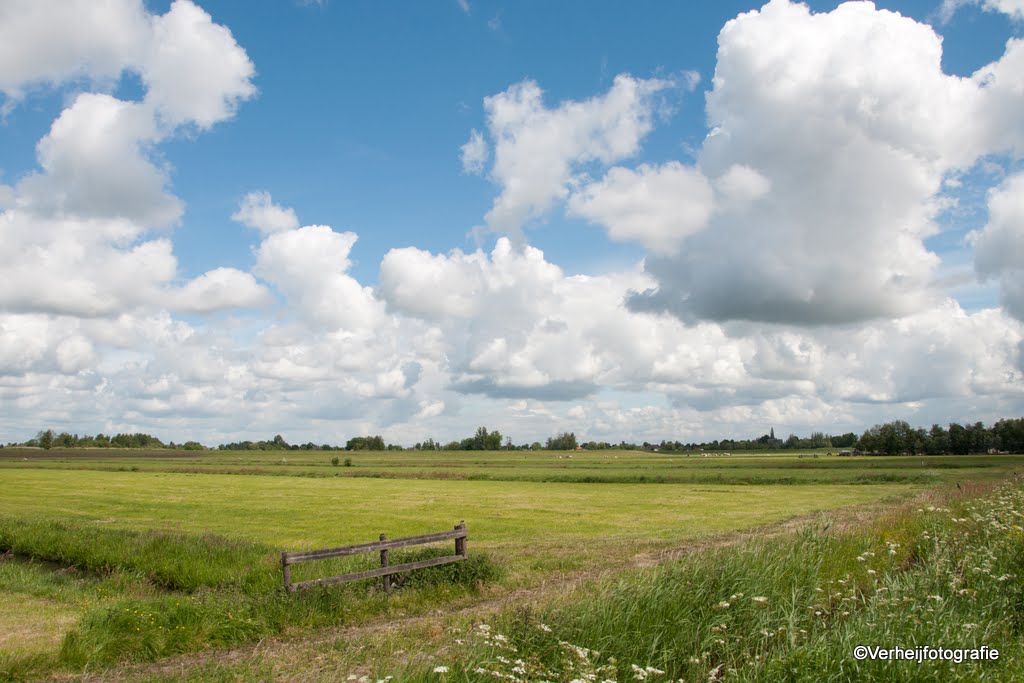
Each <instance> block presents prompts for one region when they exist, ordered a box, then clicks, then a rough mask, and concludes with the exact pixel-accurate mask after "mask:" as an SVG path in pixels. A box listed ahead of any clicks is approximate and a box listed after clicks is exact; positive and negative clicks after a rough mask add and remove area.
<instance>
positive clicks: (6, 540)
mask: <svg viewBox="0 0 1024 683" xmlns="http://www.w3.org/2000/svg"><path fill="white" fill-rule="evenodd" d="M335 455H337V456H339V460H341V461H342V462H339V464H338V465H334V464H332V463H331V458H332V457H334V456H335ZM570 456H571V457H570ZM346 457H348V458H351V460H352V463H351V465H350V466H346V465H344V464H343V460H344V458H346ZM1022 465H1024V457H1022V456H947V457H905V458H904V457H897V458H882V457H857V458H846V457H844V458H839V457H836V456H834V455H828V454H827V453H826V452H809V453H805V454H799V455H792V454H786V455H777V454H756V455H743V454H731V455H729V456H724V455H717V454H715V455H710V454H709V455H707V456H705V455H696V454H694V455H690V456H687V455H684V454H659V453H643V452H635V451H604V452H599V453H588V452H582V453H580V452H576V453H554V452H539V453H522V452H512V453H509V452H496V453H479V452H477V453H465V452H463V453H445V452H433V453H429V452H428V453H424V452H396V453H390V452H385V453H366V452H363V453H344V452H341V453H335V454H332V453H329V452H328V453H324V452H284V453H271V454H268V453H253V452H203V453H201V454H195V453H189V454H183V453H181V452H174V451H154V452H147V453H138V452H130V451H120V452H118V451H65V452H60V451H49V452H47V451H38V450H33V449H3V450H2V451H0V485H2V490H3V492H4V495H3V496H0V552H6V555H3V556H2V557H3V559H2V560H0V680H2V679H4V678H7V679H13V680H18V679H33V678H38V677H45V676H49V675H54V674H56V673H59V674H60V675H62V676H72V677H73V676H77V675H79V672H83V671H98V670H99V671H108V672H118V671H120V672H122V673H123V672H125V671H130V670H131V667H132V666H136V667H138V666H145V665H146V662H159V661H160V660H162V659H164V658H166V657H171V656H179V657H180V656H186V657H188V656H191V655H194V654H195V653H201V652H211V651H218V650H224V649H230V648H237V647H245V646H246V645H247V644H251V643H255V642H263V641H264V640H265V639H267V638H271V639H282V638H283V639H286V640H287V639H293V640H294V639H298V640H304V639H306V638H311V637H319V636H317V634H321V633H325V632H329V630H330V629H336V628H339V627H344V628H361V627H363V626H370V625H373V624H387V623H389V622H391V621H393V620H397V622H396V623H402V622H403V620H407V619H409V618H427V615H432V614H441V615H452V614H463V613H465V612H466V610H469V613H472V612H473V610H474V609H482V608H477V607H474V606H475V605H485V604H493V603H494V601H496V600H497V601H500V600H502V599H503V597H502V596H511V595H517V594H535V593H536V594H537V595H540V594H542V593H544V587H545V586H548V585H557V584H558V583H559V582H566V581H568V582H569V583H573V584H574V582H576V581H578V580H586V579H587V578H588V577H598V576H615V575H618V574H620V573H622V572H627V574H628V573H629V572H632V571H636V570H635V569H631V568H635V567H637V566H654V565H659V566H660V565H661V564H663V563H664V558H666V557H670V556H673V555H674V553H673V551H677V550H680V549H684V550H685V548H687V547H698V546H700V545H701V544H706V543H711V544H714V543H716V542H718V541H719V540H721V539H726V540H728V539H729V538H730V535H735V534H736V533H737V532H745V531H748V530H752V529H758V528H766V525H772V524H774V523H779V522H783V521H785V520H789V519H792V518H795V517H806V516H810V515H814V514H816V513H821V512H826V511H836V510H837V509H841V508H848V509H850V510H851V511H852V510H860V509H870V510H876V511H877V510H880V509H886V508H891V507H893V506H897V505H899V504H900V501H905V500H908V499H910V498H911V497H914V496H919V495H921V494H922V493H924V492H927V491H937V490H960V488H961V487H970V486H973V485H975V484H974V483H976V482H996V481H999V480H1003V479H1007V478H1010V477H1012V476H1014V473H1015V472H1016V471H1018V470H1020V469H1022ZM833 517H834V519H838V520H840V521H842V520H843V519H845V518H846V517H849V518H850V519H851V520H852V519H855V518H856V517H857V513H856V512H850V513H843V512H837V513H834V514H833ZM463 520H464V521H465V522H466V524H467V526H468V528H469V533H470V536H469V544H468V547H469V554H470V561H469V562H463V563H457V564H454V565H447V566H446V567H439V568H436V569H432V570H425V571H423V572H420V573H417V574H414V575H412V576H413V577H417V578H415V579H414V580H410V581H409V584H408V585H407V586H406V587H403V588H402V589H401V590H398V591H397V592H396V593H395V594H393V595H391V596H385V595H383V594H382V593H380V591H379V590H377V588H376V587H375V585H374V584H373V582H372V581H369V580H368V581H364V582H357V583H353V584H345V585H342V586H334V587H331V588H325V589H315V590H311V591H308V592H303V593H300V594H296V595H289V594H286V593H284V592H283V591H282V590H281V589H280V581H281V570H280V565H279V562H278V560H279V557H280V552H281V551H283V550H304V549H315V548H321V547H329V546H338V545H348V544H354V543H363V542H368V541H372V540H376V539H377V537H378V535H379V534H381V533H385V534H387V535H388V537H389V538H398V537H403V536H409V535H416V534H422V533H429V532H434V531H442V530H446V529H451V528H452V526H453V525H454V524H456V523H458V522H459V521H463ZM416 552H419V553H420V554H416ZM432 552H433V553H435V554H436V553H444V552H448V553H450V552H451V549H450V548H449V547H448V546H447V545H445V546H444V547H434V548H432V549H431V548H425V549H421V550H420V551H413V550H407V551H404V552H397V553H396V555H395V557H394V558H393V559H392V562H393V563H397V562H401V561H406V560H407V559H417V558H420V557H426V556H429V554H430V553H432ZM423 553H427V554H426V555H424V554H423ZM376 561H377V558H376V557H370V556H362V557H360V558H359V559H357V560H356V559H353V560H346V561H335V562H334V563H333V564H332V563H330V562H328V563H311V564H309V565H300V566H297V567H296V571H297V572H298V573H297V575H296V576H295V577H294V579H295V580H303V579H305V578H317V577H319V576H324V575H330V574H332V573H339V572H343V571H352V570H358V569H363V568H369V567H370V566H374V563H375V562H376ZM360 563H362V564H360ZM447 618H448V617H443V616H442V617H437V620H438V623H440V622H441V621H444V619H447ZM325 629H327V631H325ZM398 631H400V629H398ZM398 631H396V632H398ZM435 635H436V634H435ZM413 640H416V641H423V638H422V637H419V636H417V637H416V638H414V639H413ZM427 640H429V639H427ZM424 642H426V641H424ZM417 647H418V646H417ZM336 650H337V652H338V656H339V657H341V658H342V660H343V661H346V662H348V661H351V662H356V661H362V662H363V665H364V666H369V662H368V661H366V657H367V656H368V655H367V653H366V651H365V650H364V649H363V648H359V650H358V652H359V653H361V654H358V655H357V653H356V651H355V650H354V651H352V652H349V651H348V650H347V649H346V648H345V647H344V646H340V645H339V646H338V647H337V648H336ZM377 655H379V657H382V658H384V659H385V660H389V659H390V657H391V656H390V655H388V654H386V653H383V652H377ZM346 658H348V659H346ZM400 659H401V658H400ZM264 663H266V662H264ZM272 664H273V665H272V667H271V668H272V669H274V670H277V668H279V667H280V666H285V669H284V670H282V675H283V677H284V678H285V679H289V678H292V677H294V676H295V675H296V672H295V671H292V672H291V673H289V672H288V669H287V666H291V665H285V664H281V663H280V662H277V663H276V664H274V663H272ZM197 666H198V665H197ZM247 666H249V664H246V665H244V666H242V667H241V668H239V669H237V670H233V673H231V672H229V673H231V676H236V675H241V676H242V677H243V678H244V677H245V675H248V674H245V671H246V670H247V669H246V668H245V667H247ZM294 666H299V667H301V666H302V663H301V662H294ZM403 666H404V665H403ZM125 667H128V668H125ZM257 669H258V670H259V671H260V672H262V673H260V674H259V675H258V676H257V675H256V674H253V675H254V676H256V678H264V677H265V673H266V672H265V668H263V667H262V664H261V666H260V667H257ZM204 671H205V669H204ZM150 673H151V672H150ZM243 674H244V675H243ZM118 675H120V674H118ZM125 675H129V676H130V674H125ZM210 675H211V676H213V674H210ZM217 675H218V676H219V675H220V674H217ZM410 675H413V676H414V677H416V676H419V674H415V672H414V673H413V674H410ZM148 676H149V674H148V673H147V674H146V675H145V676H143V677H148ZM204 676H205V674H203V676H201V677H204ZM231 676H229V677H231Z"/></svg>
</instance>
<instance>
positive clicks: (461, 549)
mask: <svg viewBox="0 0 1024 683" xmlns="http://www.w3.org/2000/svg"><path fill="white" fill-rule="evenodd" d="M465 528H466V520H462V521H461V522H459V523H458V524H456V525H455V530H456V531H462V530H463V529H465ZM455 554H456V555H461V556H462V557H465V556H466V537H465V536H463V537H462V538H456V539H455Z"/></svg>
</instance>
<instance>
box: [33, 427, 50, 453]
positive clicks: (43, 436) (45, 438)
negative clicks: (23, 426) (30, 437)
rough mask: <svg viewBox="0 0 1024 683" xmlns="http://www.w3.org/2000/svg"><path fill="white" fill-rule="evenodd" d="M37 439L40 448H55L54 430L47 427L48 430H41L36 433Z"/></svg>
mask: <svg viewBox="0 0 1024 683" xmlns="http://www.w3.org/2000/svg"><path fill="white" fill-rule="evenodd" d="M36 441H37V442H38V443H39V447H40V448H45V449H46V450H50V449H51V448H53V430H52V429H47V430H46V431H43V432H39V433H38V434H37V435H36Z"/></svg>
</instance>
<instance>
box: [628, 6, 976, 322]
mask: <svg viewBox="0 0 1024 683" xmlns="http://www.w3.org/2000/svg"><path fill="white" fill-rule="evenodd" d="M941 56H942V53H941V39H940V38H939V37H938V36H937V35H935V33H934V32H933V31H932V30H931V28H930V27H928V26H925V25H922V24H918V23H916V22H914V21H913V20H911V19H907V18H905V17H901V16H900V15H898V14H895V13H892V12H888V11H878V10H875V8H874V6H873V5H871V4H870V3H847V4H844V5H841V6H840V7H838V8H837V9H836V10H834V11H833V12H831V13H828V14H813V13H811V12H810V11H809V10H808V9H807V7H806V6H803V5H794V4H791V3H790V2H787V1H786V0H776V1H774V2H771V3H769V4H768V5H766V6H765V7H764V8H763V9H762V10H760V11H758V12H750V13H747V14H744V15H741V16H740V17H738V18H737V19H734V20H732V21H730V22H729V23H727V24H726V26H725V27H724V28H723V29H722V32H721V34H720V35H719V51H718V64H717V67H716V71H715V77H714V87H713V90H712V91H711V92H710V93H709V94H708V97H707V115H708V124H709V127H710V128H711V132H710V134H709V135H708V137H707V139H706V140H705V143H704V147H703V149H702V150H701V153H700V156H699V167H700V170H701V171H702V172H703V173H704V174H706V175H707V176H708V177H709V178H713V179H717V180H716V182H717V183H718V185H719V186H720V187H721V188H722V189H724V190H726V192H723V196H722V201H720V202H719V204H718V206H717V207H716V212H715V215H714V216H713V217H712V219H711V220H710V222H709V224H708V226H707V228H706V229H704V230H703V231H701V232H699V233H697V234H696V235H695V236H693V237H692V238H691V239H689V240H688V241H687V242H686V243H685V245H684V247H683V248H682V251H681V254H680V256H679V257H678V258H671V257H670V258H651V259H649V261H648V271H649V272H650V273H651V274H652V275H654V277H655V278H656V279H657V281H658V287H657V288H656V289H653V290H649V291H647V292H645V293H644V294H642V295H639V296H637V297H634V298H633V300H632V305H633V306H634V307H636V308H637V309H646V310H667V311H671V312H672V313H674V314H676V315H679V316H682V317H698V318H710V319H717V320H728V319H742V320H759V321H770V322H783V323H797V324H834V323H845V322H853V321H860V320H866V319H870V318H875V317H894V316H901V315H907V314H909V313H911V312H913V311H915V310H920V309H921V308H922V307H924V306H926V305H928V303H927V302H928V299H929V298H933V297H934V294H933V293H932V292H931V291H930V281H931V279H932V276H933V271H934V269H935V267H936V265H937V264H938V257H937V256H935V255H934V254H932V253H930V252H929V251H928V250H927V249H926V248H925V246H924V243H923V240H924V239H925V238H926V237H928V236H930V235H932V234H934V233H935V232H936V231H937V228H936V227H935V225H934V223H933V218H934V217H935V214H936V213H937V210H938V208H939V203H938V202H937V201H936V200H935V197H936V194H937V193H938V192H939V190H940V187H941V182H942V179H943V175H944V173H945V172H946V171H948V170H950V169H953V168H962V167H964V166H967V165H970V164H971V163H972V162H973V160H974V159H975V158H976V157H977V155H978V154H979V153H980V151H981V150H982V149H983V147H982V140H981V135H980V133H979V130H980V129H979V127H978V125H977V124H976V123H974V122H972V120H971V118H970V117H969V116H968V114H969V113H973V112H974V108H975V103H976V102H977V100H978V98H979V89H978V87H977V85H976V84H974V83H973V82H971V81H969V80H967V79H960V78H956V77H951V76H946V75H944V74H943V73H942V68H941ZM738 168H742V169H748V171H750V172H754V173H756V174H757V175H758V176H760V177H762V178H763V179H764V181H765V182H764V185H765V187H766V188H770V190H767V191H764V192H761V193H759V194H758V193H755V194H754V195H753V196H749V193H747V196H743V197H742V200H741V201H737V200H736V199H735V197H730V196H726V195H730V194H731V195H735V192H734V191H729V188H731V187H735V186H736V185H737V183H736V180H737V179H738V176H737V175H736V174H737V170H736V169H738ZM741 194H744V193H741Z"/></svg>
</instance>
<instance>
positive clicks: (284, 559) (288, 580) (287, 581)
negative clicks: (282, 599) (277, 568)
mask: <svg viewBox="0 0 1024 683" xmlns="http://www.w3.org/2000/svg"><path fill="white" fill-rule="evenodd" d="M281 569H282V570H283V572H284V589H285V590H286V591H288V592H289V593H290V592H292V591H293V590H295V589H294V588H292V568H291V565H289V564H288V553H281Z"/></svg>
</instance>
